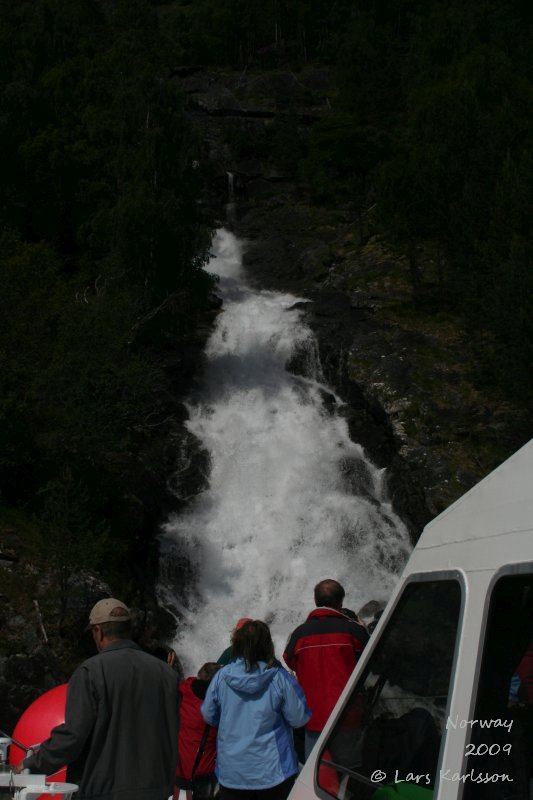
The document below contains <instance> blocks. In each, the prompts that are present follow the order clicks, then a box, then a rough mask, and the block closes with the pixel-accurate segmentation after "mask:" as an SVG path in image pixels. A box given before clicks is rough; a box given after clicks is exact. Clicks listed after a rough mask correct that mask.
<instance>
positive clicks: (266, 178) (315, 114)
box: [176, 68, 528, 540]
mask: <svg viewBox="0 0 533 800" xmlns="http://www.w3.org/2000/svg"><path fill="white" fill-rule="evenodd" d="M176 80H178V81H179V82H180V84H181V87H182V89H183V91H184V92H185V93H186V95H187V98H188V106H189V111H190V113H191V114H192V115H193V116H194V117H195V120H196V123H197V125H198V128H199V130H200V132H201V135H202V137H203V141H204V152H205V159H206V163H207V164H208V169H209V170H210V174H211V179H210V193H209V197H208V198H207V202H210V203H212V204H213V205H215V206H216V207H218V208H219V209H223V208H225V209H226V213H227V217H226V219H225V220H224V222H225V224H227V225H229V227H232V228H233V229H234V230H235V231H236V232H237V233H238V234H239V235H240V236H242V237H244V239H245V240H246V252H245V265H246V267H247V269H248V272H249V276H250V278H251V280H252V281H253V282H255V284H256V285H257V286H260V287H263V288H273V289H280V290H290V291H292V292H295V293H297V294H300V295H301V296H303V297H305V298H307V299H309V300H311V301H312V302H311V303H310V304H306V306H305V308H306V311H305V314H306V318H307V321H308V323H309V324H310V326H311V327H312V328H313V330H314V331H315V333H316V335H317V338H318V342H319V348H320V357H321V361H322V365H323V369H324V373H325V376H326V379H327V381H328V382H329V384H330V385H331V386H332V387H333V388H334V389H335V390H336V391H337V392H338V394H339V395H340V396H341V397H342V398H343V399H344V400H345V401H346V403H347V406H346V411H345V413H346V416H347V419H348V424H349V427H350V431H351V435H352V437H353V438H354V440H356V441H358V442H359V443H361V444H362V445H363V446H364V447H365V449H366V450H367V452H368V454H369V455H370V457H371V458H372V459H373V460H374V461H375V462H376V463H377V464H378V465H380V466H383V467H386V468H387V476H388V485H389V491H390V493H391V496H392V499H393V503H394V506H395V508H396V510H397V512H398V513H399V514H400V515H401V516H402V518H403V519H404V520H405V522H406V524H407V525H408V527H409V529H410V531H411V534H412V537H413V540H416V538H417V537H418V535H419V534H420V531H421V529H422V527H423V526H424V525H425V524H426V523H427V522H428V521H429V520H430V519H431V518H433V517H434V516H435V515H436V514H438V513H440V511H442V510H443V509H444V508H446V507H447V506H448V505H449V504H450V503H451V502H453V501H454V500H455V499H457V498H458V497H459V496H460V495H462V494H463V493H464V492H465V491H467V490H468V489H469V488H470V487H471V486H472V485H474V484H475V483H476V482H477V481H478V480H480V479H481V478H482V477H483V476H484V475H486V474H487V473H488V472H489V471H490V470H491V469H493V468H494V467H495V466H496V465H497V464H498V463H500V462H501V461H502V460H504V459H505V458H506V457H507V456H509V455H510V454H511V453H512V452H513V451H514V450H515V449H517V447H519V446H520V445H521V444H523V443H524V441H525V440H526V439H527V438H528V437H527V426H526V422H525V420H526V414H525V412H524V411H523V410H521V409H519V408H516V407H514V405H513V403H512V399H507V398H502V397H501V396H497V395H496V394H495V393H493V392H492V391H491V387H490V386H487V385H483V384H482V383H481V381H480V378H479V375H478V367H477V358H476V352H477V349H478V348H480V347H483V336H484V334H483V333H482V332H480V333H479V336H477V337H474V339H473V338H472V333H471V332H467V331H466V329H465V326H464V323H463V322H462V321H461V320H460V319H457V318H454V317H451V316H446V315H444V314H442V313H440V314H435V313H433V312H432V311H431V309H425V310H420V309H417V308H416V307H415V306H414V304H413V301H412V296H411V290H410V285H409V278H408V274H409V272H408V265H407V264H406V263H405V260H404V258H403V257H402V256H401V255H399V254H397V253H393V252H391V251H390V250H389V249H387V247H386V246H385V245H384V243H383V242H382V241H381V240H380V239H379V237H378V236H376V235H373V233H372V226H371V225H370V224H369V220H368V219H367V218H366V217H365V216H364V215H361V214H359V213H356V211H355V209H354V208H353V207H350V205H349V204H346V205H345V206H344V207H340V208H335V209H331V208H317V207H316V206H314V205H312V204H311V203H310V201H309V200H308V199H307V192H306V186H305V183H304V182H303V181H302V179H301V177H300V175H299V173H298V171H297V169H295V165H294V163H290V158H289V157H288V154H289V156H290V146H289V147H287V138H286V137H287V136H289V137H290V136H291V135H292V136H294V137H298V138H299V139H300V140H302V141H305V138H306V136H307V134H308V131H309V128H310V126H311V125H312V124H314V122H316V121H317V120H319V119H321V118H323V117H324V116H327V115H328V114H330V113H331V103H330V97H332V95H333V86H332V82H331V79H330V74H329V72H328V70H327V69H325V68H324V69H317V68H311V69H304V70H302V71H300V72H298V73H297V74H296V73H294V72H291V71H289V70H272V71H265V70H261V71H259V72H257V73H253V72H247V71H245V72H240V73H235V72H210V71H208V70H202V69H196V70H190V71H187V70H185V71H183V72H182V73H181V74H180V71H178V74H177V76H176ZM265 142H268V143H269V146H268V147H266V146H265ZM278 142H279V147H280V152H279V153H278V150H277V143H278ZM228 175H229V176H230V179H231V181H230V180H229V178H228ZM420 257H421V260H422V262H423V261H424V254H423V253H420ZM424 266H425V267H426V268H427V269H428V270H431V269H434V268H435V267H434V265H433V264H430V263H426V264H425V265H424Z"/></svg>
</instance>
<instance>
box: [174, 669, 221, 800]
mask: <svg viewBox="0 0 533 800" xmlns="http://www.w3.org/2000/svg"><path fill="white" fill-rule="evenodd" d="M219 669H220V664H215V663H214V662H210V661H209V662H207V663H206V664H204V665H203V666H202V667H200V669H199V670H198V677H197V678H194V677H192V678H185V680H182V681H180V684H179V732H178V766H177V769H176V787H177V789H178V790H179V789H192V772H193V768H194V766H195V762H196V758H197V755H198V751H199V748H200V744H201V742H202V738H203V736H204V733H205V731H206V723H205V721H204V718H203V716H202V712H201V710H200V709H201V706H202V703H203V702H204V699H205V694H206V692H207V687H208V686H209V684H210V682H211V678H212V677H213V675H214V674H215V672H217V670H219ZM207 727H208V733H207V738H206V740H205V744H204V748H203V752H202V754H201V757H200V759H199V761H198V764H197V765H196V769H195V771H194V774H195V776H200V775H211V774H214V771H215V758H216V742H217V729H216V728H213V727H211V726H207ZM177 795H178V792H177V791H176V792H174V797H175V798H176V797H177Z"/></svg>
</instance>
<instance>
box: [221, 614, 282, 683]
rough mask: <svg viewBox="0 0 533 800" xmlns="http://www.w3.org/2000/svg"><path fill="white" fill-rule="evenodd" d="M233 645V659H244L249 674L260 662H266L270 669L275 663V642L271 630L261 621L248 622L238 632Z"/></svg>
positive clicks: (232, 640)
mask: <svg viewBox="0 0 533 800" xmlns="http://www.w3.org/2000/svg"><path fill="white" fill-rule="evenodd" d="M231 643H232V645H233V657H234V658H244V660H245V662H246V670H247V672H250V671H251V670H253V669H255V668H256V667H257V662H258V661H265V662H266V664H267V666H268V667H271V666H272V664H273V663H274V642H273V641H272V637H271V635H270V629H269V627H268V625H267V624H266V623H265V622H262V621H261V620H260V619H254V620H252V621H251V622H246V623H245V624H244V625H243V626H242V628H239V630H236V631H235V632H234V633H233V636H232V639H231Z"/></svg>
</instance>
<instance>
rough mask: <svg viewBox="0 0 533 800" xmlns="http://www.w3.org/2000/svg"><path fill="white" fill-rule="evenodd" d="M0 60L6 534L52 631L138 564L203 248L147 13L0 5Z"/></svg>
mask: <svg viewBox="0 0 533 800" xmlns="http://www.w3.org/2000/svg"><path fill="white" fill-rule="evenodd" d="M0 49H1V51H2V60H1V63H0V70H1V86H2V89H1V95H0V109H1V110H0V147H1V150H2V203H1V205H0V228H1V235H0V254H1V256H0V282H1V285H2V291H1V293H0V369H1V374H2V392H1V397H0V441H1V445H0V486H1V499H0V502H1V506H0V523H1V526H2V529H3V530H7V531H10V530H14V531H17V532H19V533H20V531H21V530H23V531H24V544H23V546H22V552H21V550H20V547H19V543H18V540H15V545H14V550H15V552H14V557H16V558H18V557H21V556H22V557H23V556H24V555H25V553H26V550H27V548H28V547H29V548H30V550H31V553H32V557H35V556H38V557H40V558H41V559H42V561H43V563H46V564H47V565H48V566H49V567H51V568H52V578H51V580H52V585H53V587H54V592H53V593H52V595H56V596H59V597H60V600H61V607H62V616H63V617H66V616H68V612H69V610H70V606H72V605H74V606H75V604H76V597H75V595H76V592H75V587H74V586H73V583H72V578H73V575H74V574H76V573H80V572H83V569H84V568H86V567H91V568H93V569H94V568H96V569H99V570H100V572H101V574H103V575H104V576H112V577H113V583H114V585H115V586H116V587H117V588H116V590H117V591H119V590H120V588H121V581H122V584H123V586H122V591H123V592H125V593H131V591H132V589H133V587H132V586H131V571H132V570H133V569H134V562H135V561H136V560H137V561H138V560H139V558H141V556H140V554H141V553H142V554H143V555H142V558H143V559H146V541H145V539H146V530H147V527H148V528H149V527H150V525H152V527H153V525H154V524H155V521H156V520H157V519H159V515H160V513H161V509H160V508H157V503H158V501H159V500H160V494H161V491H160V487H161V486H163V487H164V485H165V482H166V480H167V477H168V473H169V472H170V471H171V469H172V466H171V465H169V463H168V459H167V461H165V457H166V451H165V448H166V446H167V445H166V442H165V439H167V438H168V437H169V435H170V434H169V431H171V427H169V418H170V417H171V416H172V415H174V416H175V415H176V413H177V410H176V402H175V395H176V393H179V390H180V387H181V388H182V389H183V388H184V386H185V383H186V378H185V377H184V375H183V371H184V369H183V364H182V362H181V361H180V359H181V355H180V353H182V352H184V351H186V349H187V347H190V346H191V343H194V342H195V337H196V336H197V335H198V325H199V322H200V321H201V320H202V319H203V316H204V315H205V312H206V309H208V307H209V302H210V300H209V296H210V292H211V289H212V281H211V279H210V278H209V277H208V275H207V273H205V272H204V271H203V269H202V267H203V266H204V264H205V257H206V252H207V248H208V245H209V241H210V235H211V231H210V226H209V222H208V220H206V219H204V218H201V215H200V213H199V205H198V197H199V192H200V188H201V181H202V178H201V176H200V174H199V170H198V168H197V166H198V165H197V138H196V135H195V133H194V132H193V130H192V128H191V125H190V123H189V121H188V120H187V117H186V116H185V114H184V111H183V103H182V100H181V97H180V95H179V93H178V92H177V91H176V89H175V87H174V86H173V84H172V82H171V81H170V80H169V75H170V71H171V70H170V61H169V51H168V49H167V48H166V46H165V42H164V41H163V40H162V38H161V35H160V32H159V28H158V21H157V16H156V13H155V11H154V9H153V8H152V7H151V6H150V5H149V3H147V2H143V0H134V1H133V2H132V1H131V0H125V2H116V3H115V2H114V3H99V2H93V0H68V2H63V1H62V0H36V1H35V0H31V2H16V3H12V2H8V1H7V0H5V1H4V0H3V1H2V3H1V4H0ZM111 542H112V544H111ZM3 544H4V547H2V548H1V549H2V551H4V552H5V551H6V546H5V545H6V543H5V542H3ZM7 550H8V551H11V550H13V547H11V548H9V547H7ZM119 566H120V568H121V569H120V570H119V569H118V567H119ZM117 584H118V586H117ZM33 591H34V593H35V594H36V595H37V596H39V587H38V586H34V588H33ZM48 595H49V596H50V592H48Z"/></svg>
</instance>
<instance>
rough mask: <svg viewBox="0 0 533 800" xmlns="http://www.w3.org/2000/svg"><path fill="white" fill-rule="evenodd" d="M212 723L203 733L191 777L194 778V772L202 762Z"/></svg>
mask: <svg viewBox="0 0 533 800" xmlns="http://www.w3.org/2000/svg"><path fill="white" fill-rule="evenodd" d="M210 728H211V725H206V726H205V728H204V732H203V735H202V741H201V742H200V746H199V748H198V752H197V753H196V759H195V761H194V766H193V768H192V772H191V779H192V778H194V773H195V772H196V770H197V769H198V765H199V764H200V759H201V758H202V754H203V752H204V747H205V743H206V742H207V737H208V736H209V729H210Z"/></svg>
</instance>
